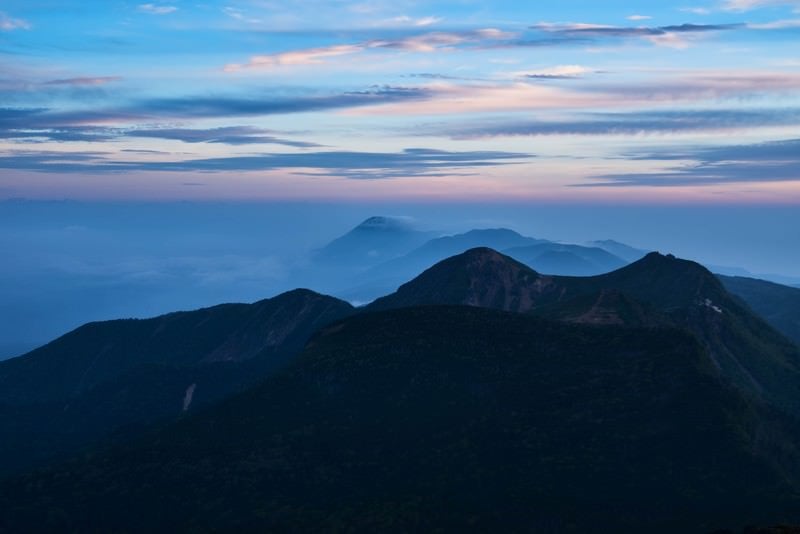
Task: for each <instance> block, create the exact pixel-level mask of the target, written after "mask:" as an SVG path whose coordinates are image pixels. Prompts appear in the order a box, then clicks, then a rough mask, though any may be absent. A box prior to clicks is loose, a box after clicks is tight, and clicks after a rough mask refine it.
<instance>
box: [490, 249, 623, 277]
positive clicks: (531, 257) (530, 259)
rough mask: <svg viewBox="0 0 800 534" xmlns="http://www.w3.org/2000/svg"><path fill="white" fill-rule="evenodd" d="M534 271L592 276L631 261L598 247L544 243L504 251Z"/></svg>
mask: <svg viewBox="0 0 800 534" xmlns="http://www.w3.org/2000/svg"><path fill="white" fill-rule="evenodd" d="M503 253H504V254H507V255H509V256H511V257H513V258H516V259H518V260H519V261H521V262H522V263H524V264H526V265H528V266H530V267H531V268H533V269H535V270H537V271H539V272H542V273H547V274H559V275H564V276H592V275H595V274H602V273H607V272H609V271H613V270H615V269H619V268H620V267H623V266H625V265H627V263H628V262H627V261H625V260H623V259H621V258H618V257H617V256H614V255H613V254H611V253H610V252H607V251H606V250H604V249H602V248H598V247H582V246H580V245H566V244H561V243H543V244H540V245H533V246H529V247H517V248H510V249H505V250H503Z"/></svg>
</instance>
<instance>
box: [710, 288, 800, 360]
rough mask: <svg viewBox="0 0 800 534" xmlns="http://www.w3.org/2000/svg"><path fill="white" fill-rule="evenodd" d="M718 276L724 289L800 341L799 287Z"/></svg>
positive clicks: (783, 331)
mask: <svg viewBox="0 0 800 534" xmlns="http://www.w3.org/2000/svg"><path fill="white" fill-rule="evenodd" d="M717 276H718V278H719V279H720V281H721V282H722V285H724V286H725V289H727V290H728V291H730V292H731V293H733V294H734V295H736V296H737V297H739V298H741V299H742V300H744V301H745V302H746V303H747V305H748V306H750V307H751V308H752V309H753V310H755V311H756V312H757V313H758V314H759V315H761V317H763V318H764V319H766V320H767V322H768V323H769V324H771V325H772V326H773V327H774V328H775V329H777V330H779V331H780V332H782V333H783V334H784V335H785V336H786V337H788V338H789V339H791V340H793V341H794V342H795V343H796V344H798V345H800V289H798V288H794V287H789V286H784V285H780V284H775V283H772V282H767V281H765V280H757V279H754V278H743V277H738V276H736V277H733V276H722V275H717Z"/></svg>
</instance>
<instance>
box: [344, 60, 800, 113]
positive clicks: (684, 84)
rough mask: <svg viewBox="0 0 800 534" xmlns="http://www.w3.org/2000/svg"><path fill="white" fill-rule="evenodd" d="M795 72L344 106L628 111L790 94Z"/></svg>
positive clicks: (441, 87)
mask: <svg viewBox="0 0 800 534" xmlns="http://www.w3.org/2000/svg"><path fill="white" fill-rule="evenodd" d="M799 89H800V73H791V72H780V71H779V72H771V71H746V70H741V71H719V72H714V71H704V72H699V73H697V72H690V73H687V74H683V75H677V76H670V77H665V78H661V79H658V78H656V79H653V80H651V81H647V82H639V83H633V82H628V83H621V82H619V81H616V80H614V81H609V82H607V81H593V82H591V83H589V82H584V83H580V84H577V83H576V84H570V86H569V87H566V86H564V85H558V86H556V85H554V84H541V83H526V82H522V81H519V79H517V81H515V82H513V83H474V84H469V85H466V84H454V83H447V82H446V81H442V82H441V83H436V84H435V85H431V86H430V87H428V90H429V93H428V94H427V95H426V96H425V97H424V98H419V99H415V100H411V99H409V100H405V101H397V102H385V103H376V104H375V105H373V106H363V107H360V108H358V109H352V110H349V111H348V113H351V114H356V115H384V116H385V115H447V114H456V115H460V114H464V113H484V112H501V111H505V112H511V111H526V110H548V111H549V110H572V111H576V110H581V109H591V108H605V109H613V108H617V109H626V108H627V109H631V108H636V107H653V106H654V105H672V106H673V107H674V106H675V104H676V103H678V102H686V103H694V102H704V101H708V100H714V99H723V98H745V97H747V98H749V97H754V96H760V95H770V94H771V95H780V94H786V95H794V94H796V92H797V91H798V90H799Z"/></svg>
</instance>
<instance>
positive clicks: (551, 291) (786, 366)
mask: <svg viewBox="0 0 800 534" xmlns="http://www.w3.org/2000/svg"><path fill="white" fill-rule="evenodd" d="M608 291H613V292H618V293H621V294H623V295H624V296H625V298H620V297H617V298H616V300H612V301H609V299H608V298H606V299H605V301H600V300H599V299H600V298H601V297H602V296H603V295H608ZM609 302H617V303H619V304H620V306H621V308H620V309H619V310H616V311H615V310H614V309H610V308H609V306H608V304H609ZM633 302H638V303H642V306H643V309H644V307H647V309H649V310H650V311H649V312H647V313H646V314H644V315H642V314H641V313H632V310H634V309H635V306H634V305H633V304H632V303H633ZM429 304H466V305H473V306H483V307H490V308H495V309H502V310H510V311H517V312H526V311H534V312H537V309H538V312H539V313H548V314H550V315H551V316H553V317H560V318H564V317H572V318H574V319H576V320H577V319H580V318H582V317H583V318H586V317H592V314H593V313H594V311H597V310H596V308H597V306H598V305H602V306H603V308H604V311H603V315H604V317H605V319H604V321H605V322H617V323H624V318H625V317H628V318H631V317H633V318H634V319H633V320H632V323H631V324H632V325H640V324H649V323H652V324H663V321H664V320H667V321H669V323H670V324H673V325H675V326H676V327H680V328H684V329H687V330H689V331H690V332H692V333H693V334H695V335H696V336H697V338H698V339H699V340H700V342H701V343H702V344H703V345H704V346H705V347H706V348H707V349H708V350H709V354H710V355H711V357H712V358H713V360H714V361H715V363H716V365H717V366H719V367H720V369H721V370H722V372H723V374H724V375H725V376H726V377H727V379H729V380H730V381H731V382H732V383H734V384H736V385H737V386H738V387H740V388H742V390H743V391H745V392H747V394H749V395H752V396H753V397H754V398H760V399H763V400H766V401H769V402H772V403H775V404H777V405H779V406H781V408H782V409H784V410H786V411H788V412H790V413H792V414H794V415H796V416H800V349H798V348H797V347H796V346H795V345H793V344H792V343H791V342H790V341H789V340H788V339H786V338H785V337H784V336H783V335H781V334H780V333H779V332H777V331H776V330H774V329H773V328H772V327H770V326H769V325H768V324H767V323H766V322H765V321H764V320H763V319H761V318H760V317H758V316H757V315H756V314H755V313H754V312H753V311H752V310H750V309H749V308H748V307H747V306H746V305H744V304H743V303H742V302H741V301H740V300H739V299H738V298H736V297H733V296H732V295H731V294H730V293H728V292H727V291H726V290H725V288H724V287H723V285H722V283H721V282H720V281H719V280H718V279H717V278H716V277H715V276H714V275H713V274H712V273H711V272H709V271H708V270H707V269H706V268H705V267H703V266H702V265H700V264H698V263H695V262H692V261H686V260H681V259H678V258H675V257H674V256H671V255H667V256H664V255H661V254H659V253H655V252H654V253H650V254H648V255H647V256H645V257H644V258H642V259H641V260H639V261H637V262H635V263H632V264H630V265H628V266H626V267H623V268H622V269H619V270H617V271H614V272H611V273H608V274H604V275H600V276H592V277H568V276H550V275H547V276H545V275H540V274H538V273H536V272H535V271H533V270H531V269H528V268H527V267H526V266H524V265H522V264H520V263H519V262H517V261H516V260H514V259H512V258H510V257H508V256H504V255H502V254H499V253H497V252H495V251H493V250H490V249H485V248H481V249H473V250H470V251H467V252H465V253H464V254H461V255H459V256H455V257H453V258H449V259H447V260H445V261H443V262H440V263H439V264H437V265H435V266H433V267H431V268H430V269H428V270H427V271H425V272H424V273H422V274H421V275H420V276H418V277H417V278H415V279H414V280H412V281H410V282H408V283H406V284H404V285H403V286H401V287H400V288H399V289H398V290H397V292H396V293H394V294H392V295H388V296H386V297H383V298H380V299H378V300H376V301H375V302H374V303H372V304H370V305H369V306H368V307H367V309H368V310H373V311H374V310H382V309H393V308H400V307H409V306H419V305H429ZM609 317H611V318H612V319H609ZM595 321H599V319H597V318H596V319H595ZM586 322H591V321H586Z"/></svg>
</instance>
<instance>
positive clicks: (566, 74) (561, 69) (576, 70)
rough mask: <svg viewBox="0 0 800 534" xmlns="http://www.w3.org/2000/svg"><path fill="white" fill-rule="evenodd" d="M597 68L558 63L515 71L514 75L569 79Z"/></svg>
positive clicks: (594, 71)
mask: <svg viewBox="0 0 800 534" xmlns="http://www.w3.org/2000/svg"><path fill="white" fill-rule="evenodd" d="M596 72H597V70H595V69H590V68H587V67H584V66H582V65H559V66H557V67H550V68H547V69H538V70H532V71H531V70H529V71H520V72H516V73H515V76H517V77H520V78H529V79H534V80H536V79H542V80H570V79H577V78H581V77H582V76H584V75H586V74H592V73H596Z"/></svg>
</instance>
